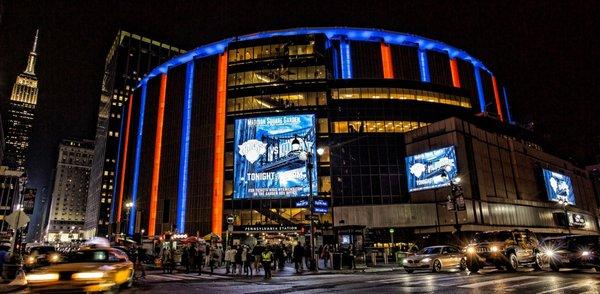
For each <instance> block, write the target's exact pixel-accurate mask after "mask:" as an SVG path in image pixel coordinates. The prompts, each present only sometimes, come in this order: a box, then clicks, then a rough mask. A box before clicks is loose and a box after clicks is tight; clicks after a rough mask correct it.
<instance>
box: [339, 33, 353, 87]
mask: <svg viewBox="0 0 600 294" xmlns="http://www.w3.org/2000/svg"><path fill="white" fill-rule="evenodd" d="M340 55H341V61H342V64H341V65H342V79H351V78H352V54H351V53H350V43H349V42H348V40H346V39H343V40H340Z"/></svg>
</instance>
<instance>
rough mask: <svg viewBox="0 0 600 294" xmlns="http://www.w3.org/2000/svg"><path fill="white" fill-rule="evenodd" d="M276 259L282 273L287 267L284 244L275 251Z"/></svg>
mask: <svg viewBox="0 0 600 294" xmlns="http://www.w3.org/2000/svg"><path fill="white" fill-rule="evenodd" d="M275 258H276V259H277V267H278V268H279V270H280V271H282V270H283V268H284V266H285V250H284V248H283V243H281V244H279V245H278V246H277V248H276V249H275Z"/></svg>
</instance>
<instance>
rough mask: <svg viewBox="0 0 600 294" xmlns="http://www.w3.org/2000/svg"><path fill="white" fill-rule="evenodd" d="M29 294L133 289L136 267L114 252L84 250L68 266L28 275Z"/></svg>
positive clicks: (75, 253)
mask: <svg viewBox="0 0 600 294" xmlns="http://www.w3.org/2000/svg"><path fill="white" fill-rule="evenodd" d="M25 279H26V280H27V286H28V287H29V291H30V292H33V293H35V292H54V293H65V292H85V293H89V292H105V291H111V290H113V289H116V288H119V287H131V285H132V283H133V263H132V262H131V261H129V259H128V258H127V255H125V254H124V253H123V252H122V251H121V250H118V249H114V248H92V249H82V250H79V251H77V252H74V253H73V254H72V255H71V256H70V257H69V259H68V260H66V261H65V262H62V263H59V264H54V265H50V266H47V267H42V268H39V269H36V270H33V271H32V272H30V273H28V274H27V275H25Z"/></svg>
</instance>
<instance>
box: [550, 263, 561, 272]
mask: <svg viewBox="0 0 600 294" xmlns="http://www.w3.org/2000/svg"><path fill="white" fill-rule="evenodd" d="M550 269H551V270H552V271H553V272H558V271H559V270H560V267H559V266H558V264H556V263H555V262H551V263H550Z"/></svg>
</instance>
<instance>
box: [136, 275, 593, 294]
mask: <svg viewBox="0 0 600 294" xmlns="http://www.w3.org/2000/svg"><path fill="white" fill-rule="evenodd" d="M599 278H600V273H596V272H595V271H594V270H581V271H569V270H562V271H561V272H560V273H554V272H548V271H542V272H535V271H532V270H530V269H522V270H520V271H518V272H516V273H506V272H503V271H498V270H485V271H482V272H481V273H477V274H474V275H470V274H468V273H463V272H445V273H438V274H435V273H430V272H420V273H414V274H407V273H405V272H404V271H402V270H399V271H393V272H384V273H358V274H322V275H307V274H305V275H291V276H284V277H278V276H276V275H274V276H273V279H272V280H271V281H263V280H262V279H261V278H259V277H254V278H232V277H226V276H217V275H214V276H209V275H203V276H201V277H198V276H197V275H196V274H187V275H186V274H173V275H163V274H150V275H149V276H148V277H147V279H146V282H145V283H144V285H139V286H137V287H134V288H131V289H128V290H126V291H124V293H142V292H146V291H149V292H152V293H167V292H175V293H184V291H185V292H188V293H190V292H191V291H193V292H199V293H368V292H371V293H398V292H411V293H424V292H428V293H431V292H435V293H473V292H479V293H491V292H502V293H504V292H515V293H517V292H520V293H540V294H541V293H599V292H600V279H599Z"/></svg>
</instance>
